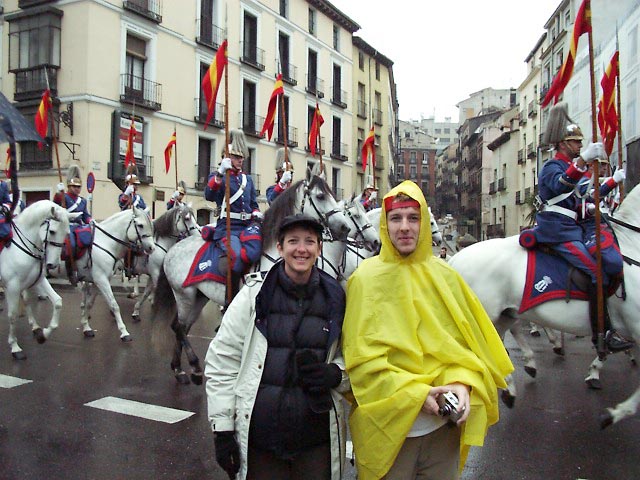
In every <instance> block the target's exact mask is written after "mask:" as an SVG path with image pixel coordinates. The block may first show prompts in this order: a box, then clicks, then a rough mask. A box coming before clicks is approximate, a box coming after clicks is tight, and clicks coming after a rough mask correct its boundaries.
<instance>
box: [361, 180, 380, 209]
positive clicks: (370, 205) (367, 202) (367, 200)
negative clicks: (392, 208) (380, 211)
mask: <svg viewBox="0 0 640 480" xmlns="http://www.w3.org/2000/svg"><path fill="white" fill-rule="evenodd" d="M377 199H378V189H377V188H376V187H374V186H373V184H372V183H368V184H367V186H366V187H364V190H363V191H362V194H361V195H360V203H362V206H363V207H364V209H365V210H366V211H367V212H368V211H370V210H373V209H374V208H378V200H377Z"/></svg>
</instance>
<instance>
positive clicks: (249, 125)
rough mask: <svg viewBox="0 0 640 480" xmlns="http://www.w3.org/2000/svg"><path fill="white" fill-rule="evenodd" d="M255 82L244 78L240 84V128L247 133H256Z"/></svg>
mask: <svg viewBox="0 0 640 480" xmlns="http://www.w3.org/2000/svg"><path fill="white" fill-rule="evenodd" d="M261 127H262V125H259V126H258V125H256V84H255V83H253V82H252V81H250V80H244V82H243V85H242V129H243V130H245V131H246V132H249V133H256V129H257V128H261Z"/></svg>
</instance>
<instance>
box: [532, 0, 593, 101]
mask: <svg viewBox="0 0 640 480" xmlns="http://www.w3.org/2000/svg"><path fill="white" fill-rule="evenodd" d="M583 33H591V2H590V0H583V2H582V5H580V9H579V10H578V14H577V15H576V21H575V23H574V24H573V36H572V37H571V44H570V45H569V53H568V54H567V58H565V60H564V63H563V64H562V67H561V68H560V70H559V71H558V75H556V78H554V79H553V82H552V83H551V87H549V90H548V91H547V94H546V95H545V97H544V100H543V101H542V103H541V104H540V106H542V107H543V108H544V107H546V106H547V105H549V103H550V102H551V100H553V103H554V104H555V103H557V102H558V98H560V95H562V92H563V91H564V88H565V87H566V86H567V84H568V83H569V80H570V79H571V74H572V73H573V64H574V62H575V60H576V50H577V49H578V40H580V36H581V35H582V34H583Z"/></svg>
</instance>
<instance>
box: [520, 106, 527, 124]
mask: <svg viewBox="0 0 640 480" xmlns="http://www.w3.org/2000/svg"><path fill="white" fill-rule="evenodd" d="M526 123H527V109H526V108H525V109H524V110H522V111H521V112H520V125H525V124H526Z"/></svg>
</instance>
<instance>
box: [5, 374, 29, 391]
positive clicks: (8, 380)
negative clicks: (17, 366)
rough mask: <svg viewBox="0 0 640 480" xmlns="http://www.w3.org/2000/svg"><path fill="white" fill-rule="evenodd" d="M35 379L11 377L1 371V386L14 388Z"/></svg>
mask: <svg viewBox="0 0 640 480" xmlns="http://www.w3.org/2000/svg"><path fill="white" fill-rule="evenodd" d="M32 382H33V380H25V379H24V378H18V377H10V376H9V375H2V374H1V373H0V388H13V387H19V386H20V385H24V384H25V383H32Z"/></svg>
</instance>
